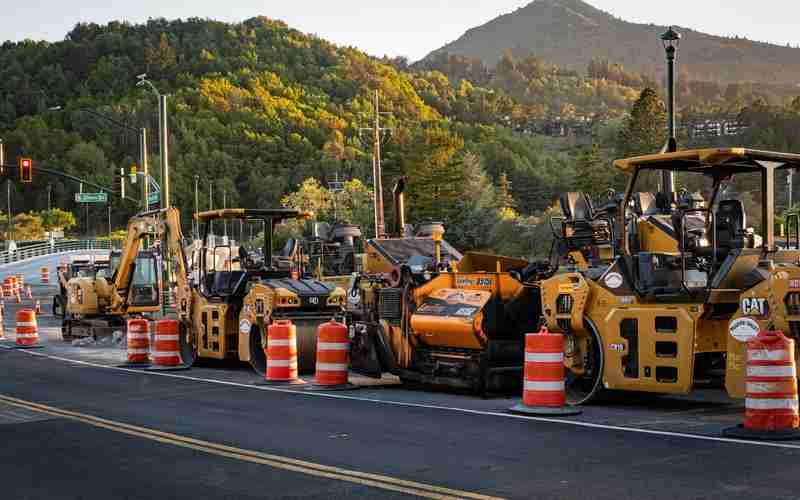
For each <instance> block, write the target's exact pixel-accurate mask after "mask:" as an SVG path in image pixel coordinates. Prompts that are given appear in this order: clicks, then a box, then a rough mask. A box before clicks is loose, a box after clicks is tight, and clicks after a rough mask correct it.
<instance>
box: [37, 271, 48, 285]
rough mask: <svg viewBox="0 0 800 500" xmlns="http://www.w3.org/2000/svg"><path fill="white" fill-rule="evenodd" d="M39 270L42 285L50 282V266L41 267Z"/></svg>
mask: <svg viewBox="0 0 800 500" xmlns="http://www.w3.org/2000/svg"><path fill="white" fill-rule="evenodd" d="M39 272H41V282H42V284H43V285H48V284H50V268H48V267H42V268H41V269H40V270H39Z"/></svg>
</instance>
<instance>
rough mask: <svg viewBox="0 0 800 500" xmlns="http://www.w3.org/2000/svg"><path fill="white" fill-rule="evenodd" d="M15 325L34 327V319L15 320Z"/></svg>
mask: <svg viewBox="0 0 800 500" xmlns="http://www.w3.org/2000/svg"><path fill="white" fill-rule="evenodd" d="M17 326H32V327H36V322H35V321H17Z"/></svg>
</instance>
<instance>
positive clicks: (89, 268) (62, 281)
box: [53, 250, 114, 317]
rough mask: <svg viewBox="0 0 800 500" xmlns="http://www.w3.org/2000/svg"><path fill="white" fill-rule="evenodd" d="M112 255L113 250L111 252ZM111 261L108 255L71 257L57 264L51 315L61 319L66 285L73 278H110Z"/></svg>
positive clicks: (64, 304) (63, 311) (63, 312)
mask: <svg viewBox="0 0 800 500" xmlns="http://www.w3.org/2000/svg"><path fill="white" fill-rule="evenodd" d="M111 252H112V253H113V252H114V250H112V251H111ZM111 263H112V259H111V254H109V255H102V254H101V255H73V256H72V257H70V259H69V260H68V261H62V263H61V264H59V266H58V268H57V270H56V275H57V277H58V287H59V291H58V294H57V295H54V296H53V315H54V316H61V317H63V316H64V314H65V312H66V311H65V306H66V304H67V283H68V282H69V280H70V279H72V278H75V277H79V276H82V277H95V276H96V275H97V274H98V273H102V274H103V275H104V276H110V274H109V273H110V272H111V270H110V267H111Z"/></svg>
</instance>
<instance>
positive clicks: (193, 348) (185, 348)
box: [178, 322, 197, 366]
mask: <svg viewBox="0 0 800 500" xmlns="http://www.w3.org/2000/svg"><path fill="white" fill-rule="evenodd" d="M188 333H189V331H188V327H187V326H186V324H185V323H183V322H181V323H180V335H179V336H178V339H179V342H180V350H181V361H183V364H184V365H188V366H193V365H194V364H195V362H196V361H197V344H192V343H191V342H189V335H188Z"/></svg>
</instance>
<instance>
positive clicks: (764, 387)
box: [747, 381, 791, 394]
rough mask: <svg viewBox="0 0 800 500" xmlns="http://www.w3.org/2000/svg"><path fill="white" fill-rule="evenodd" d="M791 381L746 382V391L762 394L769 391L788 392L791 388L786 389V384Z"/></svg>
mask: <svg viewBox="0 0 800 500" xmlns="http://www.w3.org/2000/svg"><path fill="white" fill-rule="evenodd" d="M790 383H791V381H787V382H747V393H748V394H764V393H770V392H783V393H786V394H788V393H790V392H791V390H787V384H790Z"/></svg>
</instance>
